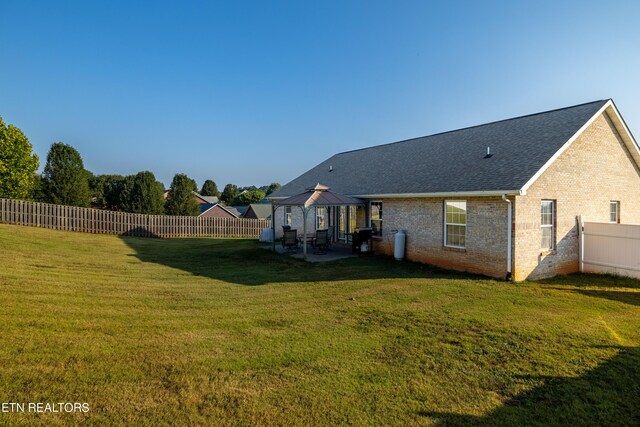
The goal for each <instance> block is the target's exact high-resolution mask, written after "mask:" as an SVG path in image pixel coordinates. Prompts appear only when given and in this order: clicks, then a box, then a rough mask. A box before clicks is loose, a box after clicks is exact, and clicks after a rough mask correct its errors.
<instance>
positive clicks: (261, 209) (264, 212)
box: [242, 203, 271, 219]
mask: <svg viewBox="0 0 640 427" xmlns="http://www.w3.org/2000/svg"><path fill="white" fill-rule="evenodd" d="M249 208H251V209H252V210H253V213H255V214H256V216H257V217H258V219H271V203H269V204H266V203H252V204H250V205H249V207H248V208H247V209H246V210H245V212H243V213H242V215H243V216H244V215H246V214H247V211H248V210H249Z"/></svg>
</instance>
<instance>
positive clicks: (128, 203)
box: [118, 171, 164, 215]
mask: <svg viewBox="0 0 640 427" xmlns="http://www.w3.org/2000/svg"><path fill="white" fill-rule="evenodd" d="M163 194H164V186H163V185H162V183H161V182H159V181H157V180H156V177H155V176H154V175H153V173H151V172H149V171H145V172H138V173H137V174H135V175H129V176H127V177H125V178H124V180H123V181H122V188H121V190H120V197H119V199H120V202H119V204H118V207H119V208H120V209H122V210H123V211H125V212H131V213H142V214H150V215H161V214H162V213H164V197H163Z"/></svg>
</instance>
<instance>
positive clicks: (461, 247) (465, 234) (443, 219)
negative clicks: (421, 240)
mask: <svg viewBox="0 0 640 427" xmlns="http://www.w3.org/2000/svg"><path fill="white" fill-rule="evenodd" d="M452 202H458V203H460V202H462V203H464V207H465V208H466V207H467V201H466V200H445V201H444V203H443V205H442V214H443V215H442V229H443V238H444V240H443V243H444V247H445V248H455V249H466V248H467V222H468V220H467V221H466V222H465V223H464V224H456V223H451V224H447V203H452ZM468 217H469V211H468V210H465V218H468ZM447 225H462V226H464V246H456V245H448V244H447Z"/></svg>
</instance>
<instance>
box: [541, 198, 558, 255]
mask: <svg viewBox="0 0 640 427" xmlns="http://www.w3.org/2000/svg"><path fill="white" fill-rule="evenodd" d="M555 208H556V203H555V201H553V200H543V201H542V202H540V228H541V231H542V241H541V244H540V248H541V249H542V250H544V251H551V250H553V249H554V248H555V235H556V230H555V220H556V212H555V211H556V209H555Z"/></svg>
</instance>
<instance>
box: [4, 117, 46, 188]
mask: <svg viewBox="0 0 640 427" xmlns="http://www.w3.org/2000/svg"><path fill="white" fill-rule="evenodd" d="M32 150H33V147H32V146H31V143H30V142H29V140H28V139H27V137H26V136H25V135H24V134H23V133H22V131H21V130H20V129H18V128H17V127H15V126H13V125H9V126H6V125H5V124H4V121H3V120H2V117H0V197H6V198H11V199H26V198H29V197H31V196H32V193H33V191H34V190H35V185H36V180H37V178H36V171H37V170H38V166H40V160H39V159H38V156H37V155H36V154H33V153H32Z"/></svg>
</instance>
